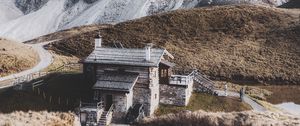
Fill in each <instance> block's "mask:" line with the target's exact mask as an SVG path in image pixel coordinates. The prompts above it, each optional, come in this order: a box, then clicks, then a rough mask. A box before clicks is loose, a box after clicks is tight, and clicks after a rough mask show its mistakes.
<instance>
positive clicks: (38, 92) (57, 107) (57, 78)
mask: <svg viewBox="0 0 300 126" xmlns="http://www.w3.org/2000/svg"><path fill="white" fill-rule="evenodd" d="M42 80H44V84H43V85H41V86H38V87H36V88H35V89H34V90H33V89H32V88H31V86H28V87H29V88H26V90H22V91H16V90H14V89H8V90H7V91H4V92H2V93H1V94H0V113H11V112H14V111H29V110H31V111H56V112H57V111H58V112H66V111H74V110H75V109H76V108H77V107H78V106H79V102H80V100H81V99H85V100H90V99H89V98H92V97H91V96H92V91H91V88H90V86H89V84H88V83H85V81H84V78H83V77H82V75H81V74H77V73H67V74H66V73H56V74H51V75H49V76H48V77H46V78H43V79H42ZM31 83H32V82H31Z"/></svg>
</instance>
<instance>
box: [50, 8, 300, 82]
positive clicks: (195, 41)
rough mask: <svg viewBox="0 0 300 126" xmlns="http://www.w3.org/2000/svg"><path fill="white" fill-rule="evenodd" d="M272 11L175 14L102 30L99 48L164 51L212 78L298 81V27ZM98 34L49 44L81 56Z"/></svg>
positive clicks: (207, 10) (290, 18) (206, 10)
mask: <svg viewBox="0 0 300 126" xmlns="http://www.w3.org/2000/svg"><path fill="white" fill-rule="evenodd" d="M297 23H298V22H295V17H294V16H292V15H289V13H287V12H283V11H280V10H277V9H273V8H266V7H256V6H221V7H208V8H198V9H192V10H178V11H174V12H169V13H164V14H159V15H154V16H149V17H145V18H142V19H138V20H134V21H129V22H125V23H120V24H117V25H115V26H110V27H108V28H102V29H100V30H101V35H102V36H103V38H104V45H106V46H107V45H109V44H110V43H109V42H112V41H121V42H122V44H123V45H125V46H126V47H143V46H144V45H145V43H149V42H151V43H154V44H155V45H156V46H159V47H164V48H167V49H168V50H169V51H170V52H171V53H173V54H174V56H175V61H174V62H176V63H177V64H178V65H177V67H179V68H198V69H200V70H202V71H203V72H204V73H205V74H207V75H210V76H211V77H214V78H216V79H231V80H235V81H249V82H255V83H257V82H259V83H281V84H284V83H289V84H299V82H300V73H299V72H298V71H300V67H299V64H300V55H299V54H300V52H299V50H300V46H299V43H300V42H299V40H300V36H299V34H300V25H299V24H297ZM97 34H98V30H95V31H91V32H86V33H83V34H80V35H78V36H75V37H71V38H67V39H63V40H61V41H59V42H56V43H54V44H52V45H51V47H50V48H51V49H52V50H54V51H56V52H57V53H62V54H66V55H75V56H78V57H85V56H87V55H88V54H89V53H90V52H91V51H92V50H93V45H94V43H93V41H94V40H93V39H94V37H96V36H97Z"/></svg>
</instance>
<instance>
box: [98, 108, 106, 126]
mask: <svg viewBox="0 0 300 126" xmlns="http://www.w3.org/2000/svg"><path fill="white" fill-rule="evenodd" d="M107 114H108V111H103V113H102V115H101V117H100V120H99V123H98V126H106V125H107V118H106V117H107V116H106V115H107Z"/></svg>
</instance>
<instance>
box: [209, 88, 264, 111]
mask: <svg viewBox="0 0 300 126" xmlns="http://www.w3.org/2000/svg"><path fill="white" fill-rule="evenodd" d="M215 91H216V92H217V94H218V96H225V91H221V90H215ZM227 96H231V97H238V98H239V97H240V94H239V93H236V92H232V91H227ZM244 102H245V103H247V104H249V105H250V106H251V107H252V109H253V110H254V111H257V112H264V111H267V109H266V108H264V107H263V106H261V105H260V104H258V103H256V102H255V101H253V100H252V99H251V98H249V97H248V96H247V95H245V96H244Z"/></svg>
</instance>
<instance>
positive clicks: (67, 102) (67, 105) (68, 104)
mask: <svg viewBox="0 0 300 126" xmlns="http://www.w3.org/2000/svg"><path fill="white" fill-rule="evenodd" d="M68 105H69V99H68V98H67V106H68Z"/></svg>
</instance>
